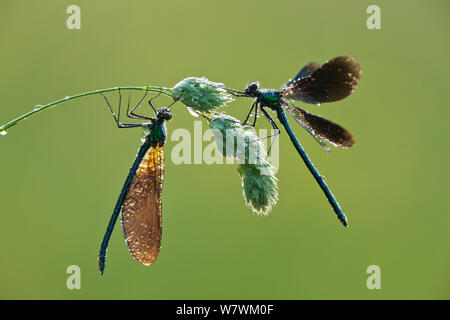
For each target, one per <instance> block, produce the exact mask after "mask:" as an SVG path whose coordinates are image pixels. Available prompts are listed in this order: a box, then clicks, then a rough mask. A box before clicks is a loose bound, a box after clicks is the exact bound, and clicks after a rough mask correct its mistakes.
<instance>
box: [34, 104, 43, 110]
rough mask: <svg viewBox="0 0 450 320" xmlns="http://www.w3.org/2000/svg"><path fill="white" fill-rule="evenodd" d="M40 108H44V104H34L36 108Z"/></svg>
mask: <svg viewBox="0 0 450 320" xmlns="http://www.w3.org/2000/svg"><path fill="white" fill-rule="evenodd" d="M40 108H42V105H41V104H37V105H35V106H34V110H36V109H40Z"/></svg>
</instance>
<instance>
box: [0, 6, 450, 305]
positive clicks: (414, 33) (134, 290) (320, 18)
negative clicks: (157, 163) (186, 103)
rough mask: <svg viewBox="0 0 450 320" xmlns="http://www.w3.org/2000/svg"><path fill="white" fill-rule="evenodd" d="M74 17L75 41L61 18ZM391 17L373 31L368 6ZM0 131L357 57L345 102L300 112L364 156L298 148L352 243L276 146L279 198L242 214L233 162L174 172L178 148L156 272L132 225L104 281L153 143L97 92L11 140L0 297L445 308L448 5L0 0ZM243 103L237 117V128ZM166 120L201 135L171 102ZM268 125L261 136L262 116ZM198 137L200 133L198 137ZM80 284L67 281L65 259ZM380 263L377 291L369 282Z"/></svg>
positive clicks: (94, 101)
mask: <svg viewBox="0 0 450 320" xmlns="http://www.w3.org/2000/svg"><path fill="white" fill-rule="evenodd" d="M71 4H77V5H78V6H80V8H81V30H68V29H67V28H66V19H67V17H68V16H69V15H68V14H67V13H66V8H67V7H68V6H69V5H71ZM371 4H377V5H379V6H380V8H381V23H382V29H381V30H372V31H371V30H368V29H367V28H366V19H367V18H368V16H369V15H368V14H367V13H366V9H367V7H368V6H369V5H371ZM0 8H1V10H0V18H1V19H0V39H1V51H0V69H1V71H2V72H1V75H0V87H1V93H2V103H1V108H0V122H1V123H2V124H3V123H5V122H7V121H9V120H11V119H12V118H14V117H16V116H18V115H20V114H22V113H24V112H26V111H29V110H30V109H31V108H32V107H33V106H34V105H36V104H44V103H48V102H50V101H53V100H56V99H59V98H61V97H63V96H65V95H71V94H76V93H80V92H84V91H89V90H93V89H100V88H107V87H112V86H118V85H164V86H169V87H170V86H173V85H174V84H175V83H176V82H178V81H179V80H181V79H183V78H185V77H187V76H206V77H208V78H209V79H210V80H212V81H218V82H224V83H225V84H226V85H227V86H229V87H232V88H236V89H240V88H244V86H245V85H246V84H247V83H248V82H249V81H255V80H259V81H260V82H261V85H262V86H263V87H266V88H279V87H280V86H281V85H282V84H283V83H284V82H285V81H286V80H287V79H289V78H290V77H293V76H294V75H295V73H296V72H297V71H298V69H299V68H300V67H301V66H302V65H303V64H305V63H307V62H309V61H318V62H321V63H323V62H325V61H326V60H328V59H330V58H333V57H335V56H338V55H353V56H355V57H357V58H358V59H359V60H360V62H361V65H362V68H363V74H362V79H361V82H360V85H359V87H358V88H357V90H356V92H355V93H354V94H352V95H351V96H350V97H349V98H347V99H345V100H342V101H340V102H336V103H332V104H328V105H323V106H320V107H316V106H306V109H307V110H310V111H311V112H313V113H316V114H320V115H322V116H325V117H327V118H328V119H331V120H333V121H336V122H337V123H339V124H341V125H342V126H344V127H345V128H347V129H348V130H349V131H350V132H352V133H353V135H354V136H355V139H356V145H355V147H353V148H352V149H350V150H333V152H332V153H331V154H329V155H327V154H326V153H325V152H323V151H322V150H321V148H320V146H319V145H318V144H317V143H316V142H315V141H314V140H313V139H312V138H311V137H309V136H308V134H307V133H306V132H304V131H303V130H302V129H301V128H300V127H299V126H297V125H295V124H293V128H294V129H295V131H296V132H297V133H298V136H299V138H300V139H301V141H302V144H303V146H304V148H305V149H306V151H307V152H308V154H309V155H310V156H311V158H312V159H313V162H314V163H315V165H316V166H317V167H318V169H319V171H320V172H321V174H323V175H325V176H326V178H327V182H328V184H329V185H330V187H331V189H332V190H333V192H334V194H335V195H336V196H337V198H338V200H339V202H340V204H341V205H342V206H343V208H344V211H345V212H346V213H347V215H348V218H349V224H350V228H349V230H345V229H344V228H343V227H342V226H341V225H340V224H339V222H338V221H337V219H336V217H335V216H334V213H333V212H332V210H331V208H330V207H329V205H328V203H327V201H326V199H325V197H324V196H323V194H322V193H321V191H320V189H319V187H318V186H317V185H316V184H315V182H314V180H313V178H312V177H311V175H310V174H309V172H308V171H307V169H306V168H305V166H304V165H303V163H302V162H301V160H300V158H299V157H298V155H297V153H296V152H295V150H294V149H293V147H292V146H291V145H290V141H289V139H288V138H287V135H286V134H284V133H283V134H282V135H281V136H280V137H279V138H280V150H281V154H280V169H279V172H278V178H279V185H280V199H279V202H278V204H277V205H276V207H275V208H274V209H273V211H272V213H271V214H270V216H268V217H257V216H254V215H252V213H251V211H250V209H249V208H247V207H246V206H245V204H244V200H243V197H242V189H241V187H240V179H239V176H238V174H237V172H236V171H235V167H234V166H233V165H228V166H226V165H205V164H204V165H175V164H173V163H172V162H171V160H170V153H171V148H172V146H173V145H174V143H173V142H172V143H171V141H170V140H169V141H168V143H167V147H166V154H167V168H166V169H167V170H166V176H165V178H166V179H165V186H164V187H165V188H164V193H163V198H164V199H163V200H164V202H163V206H164V211H163V225H164V227H163V243H162V248H161V254H160V256H159V258H158V260H157V261H156V263H155V264H154V265H152V266H151V267H143V266H141V265H139V264H138V263H137V262H135V261H134V260H133V259H132V257H131V255H130V254H129V252H128V250H127V248H126V245H125V242H124V240H123V236H122V232H121V228H120V225H117V228H116V230H115V232H114V233H113V237H112V241H111V243H110V247H109V251H108V252H109V254H108V258H107V269H106V272H105V275H104V276H100V275H99V273H98V270H97V265H96V255H97V252H98V249H99V245H100V241H101V238H102V236H103V233H104V231H105V228H106V224H107V222H108V220H109V217H110V214H111V212H112V209H113V207H114V204H115V201H116V199H117V196H118V194H119V191H120V188H121V187H122V183H123V181H124V179H125V177H126V174H127V173H128V170H129V167H130V165H131V163H132V161H133V159H134V156H135V154H136V151H137V148H138V145H139V144H140V138H141V136H142V133H141V131H140V130H139V129H136V130H131V129H130V130H118V129H117V128H116V127H115V125H114V123H113V121H112V117H111V115H110V113H109V111H108V110H107V108H106V106H105V104H104V102H103V101H102V100H101V98H100V97H98V96H93V97H88V98H83V99H80V100H76V101H74V102H70V103H67V104H63V105H60V106H58V107H56V108H55V109H53V110H50V111H46V112H44V113H42V114H39V115H37V116H36V117H33V118H32V119H29V120H27V121H25V122H23V123H21V124H19V125H18V126H17V127H14V128H11V129H10V130H9V132H8V134H7V135H6V136H1V137H0V152H1V160H0V161H1V162H0V177H1V183H0V201H1V216H0V217H1V220H2V223H1V224H0V252H1V255H2V259H1V263H0V298H3V299H18V298H26V299H336V298H342V299H394V298H397V299H417V298H425V299H434V298H438V299H444V298H445V299H448V298H450V273H449V268H450V251H449V248H448V243H449V230H450V216H449V209H448V205H447V202H446V197H448V192H449V189H448V181H449V178H450V177H449V173H450V172H449V168H448V163H449V156H450V151H449V148H448V140H447V137H448V132H447V130H448V129H447V128H448V119H449V116H450V111H449V110H450V109H449V108H448V99H447V96H446V92H447V90H448V72H449V71H450V70H449V69H450V68H449V59H448V57H449V49H450V46H449V41H448V32H449V27H450V19H449V18H450V17H449V13H450V10H449V9H450V6H449V2H448V1H445V0H443V1H429V2H424V1H395V2H393V1H373V0H370V1H361V0H354V1H345V2H342V1H341V2H338V1H287V0H278V1H257V2H255V1H223V2H218V1H214V2H213V1H178V0H177V1H170V2H169V1H167V2H166V1H122V2H112V1H95V2H94V1H87V0H77V1H72V0H71V1H57V2H56V1H48V0H46V1H33V2H31V1H23V0H22V1H17V0H16V1H2V3H1V5H0ZM249 106H250V100H246V99H244V100H238V101H235V102H233V103H232V104H230V105H229V107H227V109H226V111H227V112H228V113H230V114H231V115H233V116H235V117H238V118H241V119H242V118H243V117H244V116H245V115H246V112H247V111H248V108H249ZM174 113H175V118H174V120H173V121H171V122H170V123H168V130H169V135H170V133H171V132H172V131H173V130H174V129H176V128H186V129H188V130H190V131H191V132H192V131H193V120H194V118H192V117H191V116H190V115H189V114H188V112H187V111H186V109H185V108H184V107H183V106H182V105H181V104H178V105H177V106H176V107H175V109H174ZM259 125H260V127H262V128H267V127H268V126H267V124H266V121H260V124H259ZM205 127H206V126H205V125H204V128H205ZM72 264H75V265H78V266H80V268H81V290H68V289H67V288H66V279H67V277H68V275H67V274H66V273H65V271H66V268H67V266H69V265H72ZM369 265H378V266H380V268H381V290H369V289H367V287H366V279H367V277H368V276H369V275H368V274H367V273H366V269H367V267H368V266H369Z"/></svg>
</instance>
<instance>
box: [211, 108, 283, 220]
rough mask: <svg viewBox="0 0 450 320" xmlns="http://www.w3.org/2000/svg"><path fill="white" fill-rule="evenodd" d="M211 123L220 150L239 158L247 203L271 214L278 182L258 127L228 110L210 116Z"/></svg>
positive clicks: (276, 195)
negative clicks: (244, 123) (227, 113)
mask: <svg viewBox="0 0 450 320" xmlns="http://www.w3.org/2000/svg"><path fill="white" fill-rule="evenodd" d="M209 125H210V127H211V129H213V134H214V137H215V140H216V143H217V147H218V149H219V151H220V152H221V153H222V154H223V155H224V156H225V157H227V158H234V159H236V160H237V163H238V172H239V174H240V176H241V178H242V187H243V189H244V199H245V201H246V203H247V205H249V206H250V207H251V208H252V210H253V212H256V213H257V214H264V215H266V214H268V213H269V212H270V210H271V209H272V206H273V205H275V204H276V202H277V200H278V183H277V178H276V177H275V173H274V169H273V167H272V165H271V164H270V163H269V162H268V161H267V160H266V150H265V149H264V145H263V144H262V143H261V141H260V139H259V138H258V136H257V135H256V133H255V130H254V129H253V128H251V127H247V128H244V127H243V126H242V125H241V123H240V122H239V120H237V119H235V118H233V117H230V116H228V115H225V114H218V115H213V116H212V117H210V119H209Z"/></svg>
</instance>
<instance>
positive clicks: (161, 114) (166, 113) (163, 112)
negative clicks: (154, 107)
mask: <svg viewBox="0 0 450 320" xmlns="http://www.w3.org/2000/svg"><path fill="white" fill-rule="evenodd" d="M158 118H161V119H164V120H170V119H172V112H170V110H169V109H167V108H162V109H160V110H159V111H158Z"/></svg>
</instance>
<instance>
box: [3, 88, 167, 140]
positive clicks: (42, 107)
mask: <svg viewBox="0 0 450 320" xmlns="http://www.w3.org/2000/svg"><path fill="white" fill-rule="evenodd" d="M118 90H142V91H151V92H160V93H162V94H164V95H166V96H169V97H172V95H171V91H172V89H171V88H165V87H155V86H145V87H135V86H130V87H114V88H108V89H99V90H94V91H89V92H84V93H80V94H76V95H73V96H67V97H64V98H62V99H59V100H56V101H53V102H50V103H48V104H46V105H38V106H36V107H35V108H34V109H33V110H31V111H29V112H27V113H25V114H23V115H21V116H20V117H18V118H16V119H14V120H11V121H10V122H8V123H6V124H4V125H2V126H0V133H1V132H2V131H3V132H5V131H6V130H7V129H9V128H11V127H12V126H14V125H16V124H17V123H19V122H20V121H22V120H24V119H26V118H28V117H30V116H32V115H34V114H35V113H38V112H41V111H44V110H46V109H48V108H50V107H53V106H56V105H57V104H60V103H63V102H66V101H70V100H74V99H77V98H81V97H86V96H90V95H94V94H98V93H104V92H111V91H118Z"/></svg>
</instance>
